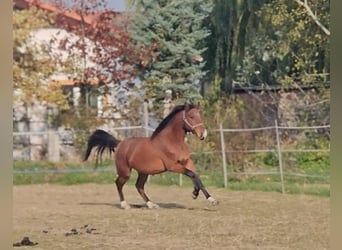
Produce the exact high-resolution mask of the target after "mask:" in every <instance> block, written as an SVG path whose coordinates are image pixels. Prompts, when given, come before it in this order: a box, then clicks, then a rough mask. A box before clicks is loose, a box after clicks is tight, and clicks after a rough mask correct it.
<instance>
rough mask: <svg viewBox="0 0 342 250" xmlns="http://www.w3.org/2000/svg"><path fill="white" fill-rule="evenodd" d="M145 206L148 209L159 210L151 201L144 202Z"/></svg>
mask: <svg viewBox="0 0 342 250" xmlns="http://www.w3.org/2000/svg"><path fill="white" fill-rule="evenodd" d="M146 206H147V207H148V208H159V206H158V204H155V203H153V202H152V201H148V202H146Z"/></svg>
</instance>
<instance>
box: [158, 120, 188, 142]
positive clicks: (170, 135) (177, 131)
mask: <svg viewBox="0 0 342 250" xmlns="http://www.w3.org/2000/svg"><path fill="white" fill-rule="evenodd" d="M185 135H186V134H185V131H184V129H183V121H182V117H181V114H177V115H176V117H174V119H173V120H172V121H171V122H170V124H168V126H167V127H165V128H164V129H163V131H161V133H160V134H159V136H160V137H163V138H167V139H168V141H174V142H181V143H184V138H185Z"/></svg>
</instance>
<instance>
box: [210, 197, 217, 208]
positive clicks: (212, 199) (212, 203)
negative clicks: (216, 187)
mask: <svg viewBox="0 0 342 250" xmlns="http://www.w3.org/2000/svg"><path fill="white" fill-rule="evenodd" d="M208 201H209V202H210V204H211V205H213V206H216V205H218V204H219V201H218V200H216V199H214V198H213V197H211V196H210V197H209V198H208Z"/></svg>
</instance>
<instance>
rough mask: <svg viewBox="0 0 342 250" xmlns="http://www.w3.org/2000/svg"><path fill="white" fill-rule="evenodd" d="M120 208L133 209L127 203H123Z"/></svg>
mask: <svg viewBox="0 0 342 250" xmlns="http://www.w3.org/2000/svg"><path fill="white" fill-rule="evenodd" d="M120 206H121V208H123V209H130V208H131V206H130V205H129V204H128V203H127V202H126V201H121V202H120Z"/></svg>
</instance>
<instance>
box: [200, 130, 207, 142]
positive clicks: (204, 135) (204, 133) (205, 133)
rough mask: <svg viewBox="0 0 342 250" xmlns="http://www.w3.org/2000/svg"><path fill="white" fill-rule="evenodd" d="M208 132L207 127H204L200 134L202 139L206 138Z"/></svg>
mask: <svg viewBox="0 0 342 250" xmlns="http://www.w3.org/2000/svg"><path fill="white" fill-rule="evenodd" d="M207 135H208V132H207V130H206V129H204V131H203V133H202V134H201V136H200V140H204V139H205V138H207Z"/></svg>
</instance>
